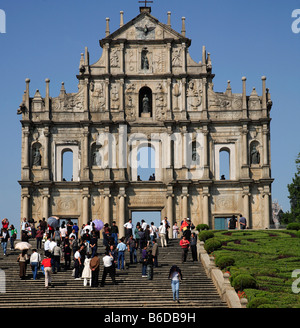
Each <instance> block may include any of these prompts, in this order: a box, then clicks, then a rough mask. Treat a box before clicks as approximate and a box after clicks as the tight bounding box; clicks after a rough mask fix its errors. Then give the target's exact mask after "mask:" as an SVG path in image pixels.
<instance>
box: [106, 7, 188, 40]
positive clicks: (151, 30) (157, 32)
mask: <svg viewBox="0 0 300 328" xmlns="http://www.w3.org/2000/svg"><path fill="white" fill-rule="evenodd" d="M124 39H126V40H127V41H131V40H132V41H134V40H163V39H174V40H182V39H186V38H185V37H184V36H183V35H181V34H180V33H178V32H176V31H175V30H173V29H172V28H171V27H170V26H168V25H165V24H163V23H160V22H159V21H158V20H157V19H156V18H155V17H153V16H152V15H150V14H149V13H145V12H143V13H141V14H140V15H138V16H137V17H136V18H134V19H133V20H131V21H130V22H128V23H127V24H125V25H123V26H122V27H120V28H119V29H118V30H116V31H115V32H114V33H112V34H110V35H108V36H107V37H106V38H104V39H102V40H101V41H100V44H102V43H105V41H106V40H113V41H117V40H124Z"/></svg>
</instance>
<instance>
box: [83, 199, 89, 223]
mask: <svg viewBox="0 0 300 328" xmlns="http://www.w3.org/2000/svg"><path fill="white" fill-rule="evenodd" d="M88 221H89V195H83V196H82V222H81V223H82V224H87V223H88Z"/></svg>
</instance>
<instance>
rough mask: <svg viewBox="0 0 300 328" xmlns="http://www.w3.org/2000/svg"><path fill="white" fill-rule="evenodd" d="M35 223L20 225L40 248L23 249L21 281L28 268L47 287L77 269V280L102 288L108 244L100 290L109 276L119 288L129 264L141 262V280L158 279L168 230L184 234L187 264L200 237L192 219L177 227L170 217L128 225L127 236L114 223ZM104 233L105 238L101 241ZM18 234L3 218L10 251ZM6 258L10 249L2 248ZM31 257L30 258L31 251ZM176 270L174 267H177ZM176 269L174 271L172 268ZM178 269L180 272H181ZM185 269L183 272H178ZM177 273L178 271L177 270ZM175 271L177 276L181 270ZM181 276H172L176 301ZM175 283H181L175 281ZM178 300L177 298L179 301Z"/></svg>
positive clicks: (3, 232) (175, 234) (24, 234)
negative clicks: (157, 269)
mask: <svg viewBox="0 0 300 328" xmlns="http://www.w3.org/2000/svg"><path fill="white" fill-rule="evenodd" d="M35 223H36V222H34V221H33V222H28V221H27V220H26V219H25V218H24V219H23V220H22V225H21V240H22V241H24V242H29V240H30V239H33V238H34V239H35V240H36V247H35V248H33V249H32V250H30V251H29V250H28V249H24V250H23V251H22V252H21V254H20V255H19V256H18V259H17V261H18V262H19V267H20V273H19V275H20V278H21V279H25V277H26V270H27V265H28V264H29V265H30V267H31V269H32V277H33V280H36V279H37V278H38V271H39V270H41V271H42V272H43V274H44V276H45V287H46V288H48V287H49V286H53V285H52V284H51V282H52V278H53V276H52V275H53V274H56V273H57V272H59V271H60V270H62V269H63V270H70V271H71V270H72V276H73V278H74V279H76V280H81V279H82V280H83V284H84V286H91V287H97V286H98V285H99V281H98V279H99V272H100V258H99V243H100V242H102V243H103V246H104V256H103V258H102V262H103V273H102V279H101V281H100V286H104V285H105V280H106V277H107V275H109V276H110V277H111V279H112V282H113V283H114V284H117V281H116V276H117V270H120V271H121V270H125V267H129V265H130V264H137V263H140V264H141V269H142V270H141V271H142V272H141V273H142V277H147V278H148V279H149V280H151V279H153V268H155V267H158V262H159V261H158V257H159V243H158V241H160V246H161V247H168V244H169V231H170V229H172V236H173V239H178V238H179V236H181V238H180V240H179V243H180V246H181V248H182V262H186V259H187V254H188V250H189V249H190V250H191V253H192V259H193V261H197V250H196V248H197V236H196V234H195V233H194V232H192V230H193V229H194V228H195V227H194V225H193V224H192V223H191V221H190V220H189V219H184V220H182V222H181V223H180V225H179V226H178V225H177V223H176V222H175V223H174V225H173V227H171V226H170V223H169V221H168V219H167V218H166V217H165V218H164V219H163V220H162V222H161V223H160V225H159V226H158V227H156V226H155V224H154V222H151V223H150V224H147V223H146V222H145V220H141V222H137V224H136V225H135V226H134V225H133V223H132V220H129V221H128V222H127V223H126V224H125V225H124V228H125V236H124V237H123V236H122V237H120V235H119V228H118V226H117V225H116V222H115V221H113V223H112V225H111V226H110V225H109V224H104V227H103V229H102V230H101V231H100V232H99V231H97V230H96V229H95V225H94V223H93V222H89V223H88V224H87V225H83V226H82V227H79V226H78V225H77V224H76V223H73V222H72V220H71V219H69V220H68V221H67V222H65V221H63V222H62V223H61V225H60V226H58V227H56V228H53V227H51V226H49V225H48V223H47V221H46V220H45V219H43V220H40V221H39V223H38V224H37V227H35ZM100 233H101V234H102V239H101V240H100ZM16 236H17V231H16V229H15V228H14V227H13V226H12V225H11V226H10V227H9V222H8V220H7V219H4V220H2V229H1V234H0V238H1V244H2V247H3V245H4V244H5V242H6V243H7V242H8V240H11V249H12V250H13V249H14V242H15V240H16ZM3 251H4V254H5V255H7V253H6V246H5V247H3ZM29 252H30V253H31V254H30V255H29V254H28V253H29ZM125 252H128V253H129V263H127V264H126V263H125ZM173 269H174V268H173ZM173 269H172V270H173ZM176 270H177V269H176ZM178 270H179V271H180V269H179V268H178ZM178 270H177V271H178ZM177 271H176V272H177ZM180 277H182V274H181V271H180V273H178V272H177V273H176V274H174V273H171V271H170V276H169V278H170V279H171V280H172V288H173V287H174V288H173V289H174V299H175V298H176V295H177V294H176V293H178V289H177V287H178V286H177V284H178V283H179V278H180ZM173 280H174V281H176V283H175V282H174V281H173ZM177 300H178V298H177Z"/></svg>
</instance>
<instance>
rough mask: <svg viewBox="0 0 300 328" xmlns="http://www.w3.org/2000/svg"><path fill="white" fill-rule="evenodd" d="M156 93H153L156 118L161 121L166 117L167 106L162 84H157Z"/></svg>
mask: <svg viewBox="0 0 300 328" xmlns="http://www.w3.org/2000/svg"><path fill="white" fill-rule="evenodd" d="M156 91H157V93H156V95H155V104H156V119H157V120H158V121H163V120H164V119H165V118H166V110H165V107H166V106H167V101H166V94H165V92H164V88H163V85H162V84H161V83H159V84H158V86H157V89H156Z"/></svg>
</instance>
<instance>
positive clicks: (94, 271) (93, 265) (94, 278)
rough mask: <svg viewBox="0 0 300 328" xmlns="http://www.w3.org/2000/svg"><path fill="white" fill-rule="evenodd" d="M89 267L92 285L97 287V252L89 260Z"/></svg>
mask: <svg viewBox="0 0 300 328" xmlns="http://www.w3.org/2000/svg"><path fill="white" fill-rule="evenodd" d="M90 269H91V270H92V287H98V277H99V270H100V259H99V257H98V255H97V253H95V255H94V257H93V258H92V259H91V261H90Z"/></svg>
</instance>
